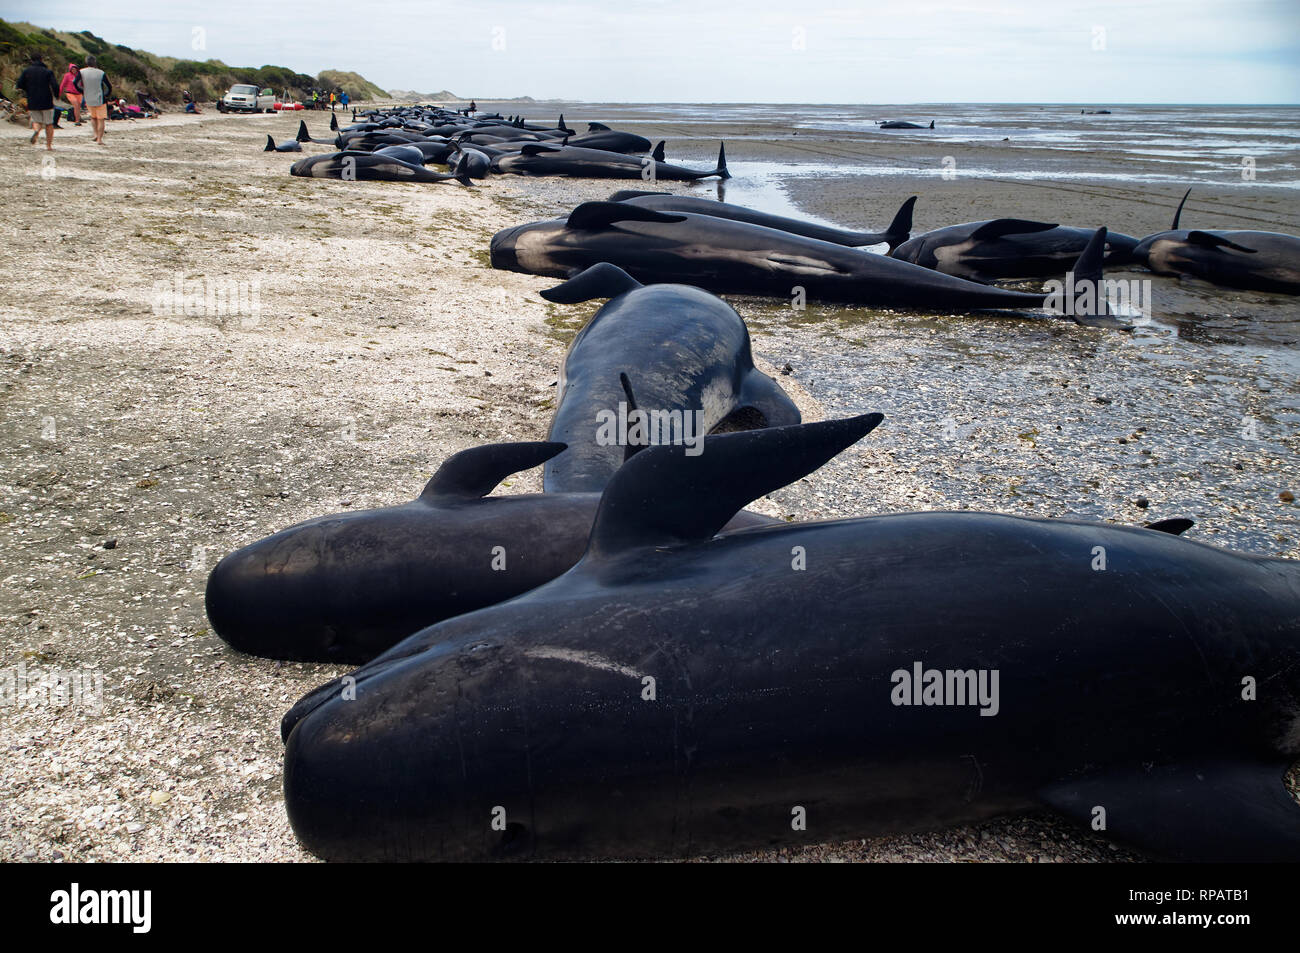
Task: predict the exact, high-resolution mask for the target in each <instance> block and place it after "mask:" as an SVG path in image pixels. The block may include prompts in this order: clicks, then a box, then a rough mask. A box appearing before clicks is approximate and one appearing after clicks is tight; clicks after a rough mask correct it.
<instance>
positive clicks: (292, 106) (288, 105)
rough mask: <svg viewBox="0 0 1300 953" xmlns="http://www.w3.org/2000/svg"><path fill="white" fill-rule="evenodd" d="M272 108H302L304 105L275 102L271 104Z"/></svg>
mask: <svg viewBox="0 0 1300 953" xmlns="http://www.w3.org/2000/svg"><path fill="white" fill-rule="evenodd" d="M271 108H272V109H277V110H286V109H302V108H303V105H302V103H275V104H273V105H272V106H271Z"/></svg>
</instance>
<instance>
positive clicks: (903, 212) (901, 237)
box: [885, 195, 916, 252]
mask: <svg viewBox="0 0 1300 953" xmlns="http://www.w3.org/2000/svg"><path fill="white" fill-rule="evenodd" d="M915 207H916V196H915V195H913V196H912V197H911V198H910V199H908V200H907V201H906V202H904V203H903V204H902V205H901V206H899V209H898V211H897V212H896V213H895V214H894V220H893V221H892V222H890V223H889V228H887V229H885V241H887V242H889V250H890V251H891V252H892V251H893V250H894V249H895V248H897V247H898V246H899V245H901V244H903V242H905V241H907V240H908V239H909V238H911V237H912V210H913V209H914V208H915Z"/></svg>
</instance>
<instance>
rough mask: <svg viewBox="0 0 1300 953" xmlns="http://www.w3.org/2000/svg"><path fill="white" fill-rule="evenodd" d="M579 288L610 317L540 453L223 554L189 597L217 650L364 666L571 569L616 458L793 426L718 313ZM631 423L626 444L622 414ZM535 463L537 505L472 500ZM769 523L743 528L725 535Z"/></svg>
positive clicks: (716, 307) (459, 474)
mask: <svg viewBox="0 0 1300 953" xmlns="http://www.w3.org/2000/svg"><path fill="white" fill-rule="evenodd" d="M585 287H586V293H587V297H588V298H592V297H611V298H613V299H614V300H612V301H610V302H609V303H608V304H606V305H605V307H603V308H601V309H600V311H598V312H597V314H596V315H595V316H594V317H593V318H592V319H591V320H590V321H589V322H588V323H587V325H586V326H585V327H584V328H583V329H582V331H580V332H579V334H578V335H576V336H575V337H574V339H573V342H572V343H571V344H570V347H569V350H568V352H567V354H566V355H565V358H564V362H563V365H562V369H561V379H560V382H559V384H560V393H559V401H558V404H557V407H556V412H555V416H554V419H553V421H552V424H551V429H550V433H549V435H548V442H547V443H544V444H507V445H498V446H495V447H487V448H478V449H471V450H466V451H463V452H461V453H459V454H456V455H455V456H453V457H451V458H450V459H448V460H447V461H446V462H445V463H444V464H443V465H442V466H441V467H440V468H439V470H438V472H437V473H435V474H434V476H433V477H432V479H430V480H429V482H428V484H427V485H426V486H425V488H424V491H423V492H422V493H421V494H420V496H419V497H418V498H417V499H415V500H413V501H411V502H408V503H403V504H400V505H398V506H389V507H383V508H379V509H372V510H361V511H355V512H347V513H341V514H335V515H330V516H323V517H318V518H316V519H312V520H307V521H306V522H303V523H299V524H297V525H295V526H291V527H289V528H287V529H285V530H282V531H280V532H278V533H275V534H274V535H272V536H270V537H267V538H265V539H262V540H259V541H257V542H254V543H252V544H250V545H248V546H245V547H243V548H241V549H239V550H237V551H235V552H233V553H230V554H229V555H227V556H226V557H224V558H223V559H222V560H221V561H220V562H219V563H218V564H217V566H216V567H215V568H214V569H213V571H212V573H211V574H210V576H209V578H208V583H207V589H206V593H205V604H206V608H207V614H208V618H209V620H210V621H211V623H212V627H213V630H214V631H215V632H216V633H217V635H219V636H220V637H221V638H222V639H224V640H225V641H226V642H228V643H229V644H230V645H232V646H233V647H235V648H237V649H239V650H241V651H244V652H249V653H251V654H255V655H261V656H266V657H270V658H280V659H294V660H301V661H336V662H354V663H360V662H365V661H368V660H369V659H371V658H373V657H374V656H375V655H377V654H379V652H381V651H383V650H384V649H386V648H388V647H390V646H392V645H394V644H395V643H396V642H398V641H399V640H400V639H402V638H404V637H406V636H407V635H410V634H411V633H412V632H415V631H417V630H418V629H421V628H423V627H424V626H427V625H431V624H433V623H434V622H438V621H440V620H442V619H446V618H450V617H452V616H455V615H460V614H461V613H464V612H469V611H472V610H474V609H478V608H482V607H484V606H488V605H492V604H493V603H496V602H500V601H502V600H504V599H508V598H510V597H512V596H515V595H518V594H520V593H523V592H526V591H528V590H529V589H532V588H535V587H536V586H539V585H541V584H542V583H544V582H547V581H549V580H550V579H553V578H555V577H556V576H558V575H560V574H561V573H563V572H565V571H566V570H568V569H569V568H570V567H572V566H573V564H574V563H576V562H577V561H578V558H579V557H580V556H581V555H582V552H583V548H584V546H585V544H586V539H587V536H588V535H589V533H590V530H591V524H592V519H593V518H594V516H595V512H596V505H597V503H598V502H599V499H600V496H599V494H600V491H601V490H602V489H603V488H604V486H605V484H606V483H607V482H608V481H609V479H610V478H611V477H612V476H613V474H614V473H615V472H616V471H617V470H618V468H619V466H620V465H621V464H622V462H623V460H624V458H625V457H626V456H627V454H628V453H629V451H632V450H634V449H636V448H637V447H638V446H644V445H645V444H646V442H648V441H652V440H671V439H679V440H681V441H682V442H683V445H686V446H691V445H694V446H699V440H700V438H702V437H703V436H704V434H705V433H708V432H710V431H713V430H715V429H717V428H719V427H725V426H736V427H740V426H745V427H753V426H777V425H785V424H790V423H797V422H798V421H799V420H800V415H799V411H798V408H796V407H795V405H794V404H793V403H792V402H791V400H790V398H789V397H787V396H786V394H785V393H784V392H783V391H782V390H781V388H780V387H779V386H778V385H777V384H776V382H775V381H773V380H772V379H771V378H770V377H768V376H767V375H765V374H763V373H761V372H760V371H758V370H757V369H756V368H755V367H754V362H753V357H752V355H751V351H750V342H749V331H748V329H747V328H746V327H745V323H744V321H743V320H742V319H741V317H740V315H738V314H737V313H736V311H735V310H734V309H733V308H732V307H731V306H730V305H728V304H727V303H726V302H724V301H722V300H721V299H719V298H715V297H714V296H712V295H710V294H707V293H706V292H703V291H700V290H699V289H697V288H689V287H681V286H668V285H658V286H655V287H652V288H641V287H640V286H639V285H637V284H636V282H634V281H633V280H632V279H631V278H629V277H628V276H627V275H626V274H624V273H623V272H620V271H618V270H617V269H614V268H613V267H612V266H609V265H606V266H603V267H602V268H597V269H593V271H592V272H591V273H590V274H589V275H588V276H587V278H586V282H585ZM625 373H630V374H631V375H633V376H635V377H636V380H637V385H636V388H635V397H633V396H632V395H631V394H629V393H628V390H630V387H629V388H628V390H625V389H624V388H623V386H622V384H621V382H620V375H622V374H625ZM620 402H621V403H623V404H624V405H625V407H626V409H627V410H626V412H625V413H624V414H619V413H618V409H619V404H620ZM638 409H639V410H640V411H641V412H642V414H643V415H645V416H644V418H643V420H644V423H643V424H642V425H641V430H640V431H638V430H637V429H636V427H637V420H636V416H635V415H632V414H631V413H630V411H632V410H638ZM602 414H606V415H609V416H612V417H613V418H615V419H614V421H613V422H612V424H611V423H610V420H609V417H605V418H604V419H605V424H604V428H602ZM624 422H626V423H627V424H628V425H629V426H628V428H627V429H625V430H624V432H623V433H622V434H620V433H619V432H618V428H619V427H620V426H623V423H624ZM610 426H612V427H613V428H614V429H613V430H612V431H611V430H609V429H608V428H609V427H610ZM674 427H676V428H677V429H676V430H674V429H673V428H674ZM688 428H689V432H687V430H688ZM610 437H614V438H615V439H612V440H611V439H608V438H610ZM638 438H639V439H640V440H641V441H642V442H640V443H638V442H637V440H638ZM566 445H567V449H565V447H566ZM542 463H546V471H545V475H544V487H545V491H546V492H545V493H543V494H517V495H510V496H502V497H489V496H487V494H489V493H491V491H492V489H493V488H494V487H495V486H497V484H498V483H500V482H501V481H502V480H503V479H505V478H506V477H508V476H510V475H511V474H512V473H516V472H518V471H521V470H527V469H531V468H532V467H535V466H538V465H539V464H542ZM767 521H768V520H767V518H766V517H761V516H758V515H757V514H751V513H742V514H739V515H738V516H737V518H736V520H735V521H734V523H733V526H732V527H731V528H740V527H744V526H750V525H755V524H758V523H763V522H767Z"/></svg>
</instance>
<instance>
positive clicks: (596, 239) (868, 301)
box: [491, 202, 1118, 327]
mask: <svg viewBox="0 0 1300 953" xmlns="http://www.w3.org/2000/svg"><path fill="white" fill-rule="evenodd" d="M1105 239H1106V230H1105V229H1104V228H1103V229H1099V230H1098V231H1097V232H1096V233H1094V235H1093V238H1092V240H1091V241H1090V242H1089V244H1088V246H1087V248H1086V249H1085V250H1084V252H1083V254H1081V255H1080V256H1079V260H1078V261H1077V262H1076V263H1075V265H1074V268H1073V272H1074V287H1075V288H1076V289H1077V290H1082V289H1085V288H1088V287H1091V288H1093V289H1094V290H1092V291H1091V292H1090V295H1091V296H1092V297H1093V298H1094V300H1095V298H1096V297H1097V296H1098V292H1097V291H1096V290H1095V289H1096V283H1097V282H1098V281H1099V280H1100V278H1101V273H1102V252H1103V247H1104V244H1105ZM491 260H492V266H493V267H494V268H502V269H505V270H508V271H520V272H524V273H525V274H534V275H550V276H553V277H558V278H569V277H572V276H574V275H576V274H578V273H579V272H581V271H583V270H584V269H586V268H588V267H590V266H591V265H594V264H598V263H600V262H609V263H610V264H614V265H618V266H619V267H620V268H622V269H623V270H624V271H626V272H627V273H628V274H630V275H631V276H632V277H633V278H635V279H636V280H637V281H640V282H641V283H643V284H688V285H695V286H696V287H699V288H704V289H707V290H708V291H712V292H714V293H715V294H741V295H770V296H773V297H779V298H786V299H787V300H788V299H789V298H790V296H791V295H792V294H795V293H796V291H795V289H800V288H801V289H803V292H804V294H805V295H806V296H807V300H809V301H832V302H848V303H853V304H863V305H871V306H874V307H883V308H905V309H909V310H930V311H972V310H980V309H1015V310H1019V311H1025V310H1029V309H1041V308H1053V307H1057V306H1059V305H1060V304H1061V302H1060V301H1059V300H1057V299H1054V298H1053V297H1052V296H1049V295H1036V294H1026V293H1023V292H1019V291H1010V290H1007V289H1005V288H995V287H990V286H988V285H981V284H976V283H975V282H971V281H966V280H964V279H962V278H955V277H953V276H951V275H945V274H941V273H940V272H936V271H932V270H931V269H929V268H922V267H921V266H919V265H913V264H911V263H910V262H905V261H898V260H896V259H893V258H889V257H886V256H884V255H875V254H872V253H870V252H867V251H862V250H861V249H857V248H848V247H845V246H843V245H835V244H832V243H830V242H823V241H818V240H816V239H813V238H806V237H804V236H802V235H795V234H792V233H790V232H784V231H779V230H777V229H774V228H765V227H763V226H761V225H754V224H751V223H749V222H742V221H733V220H730V219H724V218H717V217H715V216H711V215H697V214H694V213H692V212H659V211H656V210H654V209H648V208H641V207H638V206H637V205H634V204H632V203H629V202H586V203H584V204H582V205H579V206H578V207H577V208H575V209H574V210H573V211H572V212H570V213H569V217H568V218H567V219H556V220H553V221H548V222H532V223H529V224H526V225H517V226H514V227H513V228H507V229H503V230H501V231H499V232H497V233H496V234H495V235H494V236H492V243H491ZM1058 310H1060V309H1059V308H1058ZM1065 310H1066V312H1067V313H1069V314H1070V315H1071V317H1073V318H1074V320H1076V321H1078V322H1080V323H1085V324H1095V325H1101V326H1108V327H1114V326H1118V322H1116V321H1115V320H1114V319H1113V318H1110V317H1108V316H1105V314H1104V308H1097V309H1095V310H1094V309H1090V308H1087V307H1070V308H1068V309H1065Z"/></svg>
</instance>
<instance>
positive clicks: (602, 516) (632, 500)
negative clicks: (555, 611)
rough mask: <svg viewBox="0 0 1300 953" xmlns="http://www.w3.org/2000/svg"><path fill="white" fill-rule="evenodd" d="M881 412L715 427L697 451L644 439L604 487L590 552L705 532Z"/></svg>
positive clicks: (809, 467) (665, 542)
mask: <svg viewBox="0 0 1300 953" xmlns="http://www.w3.org/2000/svg"><path fill="white" fill-rule="evenodd" d="M883 419H884V417H883V416H882V415H881V414H864V415H862V416H861V417H848V418H845V419H843V420H828V421H822V422H820V423H815V424H796V425H794V426H790V427H769V428H764V429H761V430H745V431H740V432H738V433H727V434H717V435H715V436H711V437H705V438H704V442H703V444H702V445H697V448H696V449H698V451H699V452H698V453H697V454H696V455H695V456H688V455H687V450H688V449H691V448H688V447H686V446H681V445H661V446H654V447H647V448H645V449H644V450H642V451H641V452H640V453H638V454H637V455H636V456H634V457H632V459H630V460H628V461H627V462H626V463H625V464H623V466H621V467H620V468H619V469H618V471H617V472H616V473H615V474H614V476H613V477H612V478H610V481H609V484H608V485H607V486H606V487H605V492H604V495H602V496H601V498H600V508H599V509H598V510H597V512H596V521H595V524H594V525H593V526H592V530H591V540H590V542H589V543H588V547H587V550H588V555H595V556H597V557H599V556H602V555H610V554H613V553H617V552H621V551H623V550H627V549H633V548H637V547H643V546H671V545H674V544H678V543H685V542H690V541H692V540H705V539H709V538H711V537H712V536H714V535H716V534H717V532H718V531H719V530H720V529H722V527H723V526H724V525H726V523H727V521H728V520H730V519H731V518H732V517H733V516H735V515H736V513H738V512H739V511H740V509H741V508H742V507H743V506H745V504H747V503H751V502H753V501H754V500H756V499H758V498H759V497H760V496H763V495H764V494H766V493H771V492H772V491H773V490H779V489H780V488H781V487H783V486H786V485H787V484H790V483H793V482H794V481H795V480H798V479H800V478H801V477H805V476H807V475H808V474H809V473H812V472H813V471H814V470H816V469H817V468H818V467H820V466H821V465H822V464H824V463H825V462H826V461H827V460H830V459H831V458H832V457H834V456H835V455H836V454H838V453H839V452H840V451H842V450H844V449H845V448H846V447H849V446H851V445H852V444H854V443H856V442H857V441H859V440H861V439H862V438H863V437H865V436H866V435H867V434H868V433H870V432H871V431H872V430H874V429H875V428H876V426H877V425H878V424H879V423H880V422H881V421H882V420H883Z"/></svg>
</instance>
